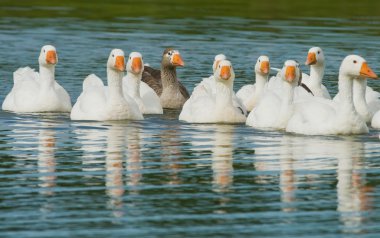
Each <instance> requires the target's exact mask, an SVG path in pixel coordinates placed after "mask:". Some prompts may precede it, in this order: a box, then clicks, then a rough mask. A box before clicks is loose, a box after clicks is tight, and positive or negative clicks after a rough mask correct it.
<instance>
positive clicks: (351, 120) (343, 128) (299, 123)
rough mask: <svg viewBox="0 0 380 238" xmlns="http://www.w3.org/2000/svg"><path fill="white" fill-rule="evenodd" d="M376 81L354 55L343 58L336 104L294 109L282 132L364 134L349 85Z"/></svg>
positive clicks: (326, 102) (304, 105)
mask: <svg viewBox="0 0 380 238" xmlns="http://www.w3.org/2000/svg"><path fill="white" fill-rule="evenodd" d="M365 77H369V78H376V77H377V76H376V74H375V73H373V71H372V70H371V69H370V68H369V67H368V65H367V63H366V61H365V60H364V59H363V58H362V57H360V56H357V55H349V56H347V57H346V58H345V59H344V60H343V62H342V64H341V66H340V70H339V93H340V94H341V100H340V102H334V101H332V100H327V99H323V98H314V100H308V101H305V102H300V103H297V104H296V105H295V110H294V113H293V115H292V117H291V118H290V120H289V122H288V125H287V127H286V131H288V132H294V133H299V134H307V135H337V134H344V135H349V134H362V133H368V127H367V125H366V122H365V120H364V119H363V118H362V117H361V116H360V115H359V114H358V113H357V112H356V110H355V107H354V103H353V92H352V88H353V81H354V80H363V78H365Z"/></svg>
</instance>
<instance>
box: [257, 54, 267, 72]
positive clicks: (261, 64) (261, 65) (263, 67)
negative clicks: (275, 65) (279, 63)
mask: <svg viewBox="0 0 380 238" xmlns="http://www.w3.org/2000/svg"><path fill="white" fill-rule="evenodd" d="M269 69H270V64H269V57H268V56H265V55H262V56H260V57H259V58H258V59H257V61H256V64H255V73H256V74H261V75H263V76H268V75H269Z"/></svg>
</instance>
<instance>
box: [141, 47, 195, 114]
mask: <svg viewBox="0 0 380 238" xmlns="http://www.w3.org/2000/svg"><path fill="white" fill-rule="evenodd" d="M184 65H185V63H184V62H183V60H182V57H181V55H180V53H179V51H178V50H174V49H172V48H167V49H165V50H164V53H163V55H162V61H161V70H157V69H153V68H151V67H149V66H145V67H144V72H143V75H142V81H143V82H145V83H147V84H148V85H149V86H150V87H151V88H153V90H154V91H155V92H156V93H157V95H158V96H160V102H161V105H162V107H163V108H172V109H179V108H182V106H183V104H184V103H185V102H186V100H187V99H188V98H189V97H190V95H189V92H188V91H187V89H186V88H185V86H183V84H182V83H181V82H180V81H179V80H178V79H177V72H176V67H182V66H184Z"/></svg>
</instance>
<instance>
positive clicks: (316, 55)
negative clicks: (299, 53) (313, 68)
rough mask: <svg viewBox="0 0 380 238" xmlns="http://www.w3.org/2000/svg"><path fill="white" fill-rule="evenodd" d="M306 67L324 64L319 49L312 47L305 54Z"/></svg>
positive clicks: (321, 52)
mask: <svg viewBox="0 0 380 238" xmlns="http://www.w3.org/2000/svg"><path fill="white" fill-rule="evenodd" d="M305 64H306V65H320V66H323V65H324V64H325V56H324V54H323V51H322V49H321V48H320V47H312V48H310V50H309V52H308V53H307V58H306V62H305Z"/></svg>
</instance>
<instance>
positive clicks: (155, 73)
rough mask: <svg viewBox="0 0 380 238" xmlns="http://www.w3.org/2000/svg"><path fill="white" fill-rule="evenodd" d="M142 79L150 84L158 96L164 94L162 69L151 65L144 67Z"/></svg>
mask: <svg viewBox="0 0 380 238" xmlns="http://www.w3.org/2000/svg"><path fill="white" fill-rule="evenodd" d="M141 80H142V81H143V82H144V83H146V84H148V85H149V87H151V88H152V89H153V90H154V91H155V92H156V93H157V95H158V96H161V94H162V83H161V71H160V70H157V69H153V68H151V67H149V66H145V67H144V72H143V74H142V78H141Z"/></svg>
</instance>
